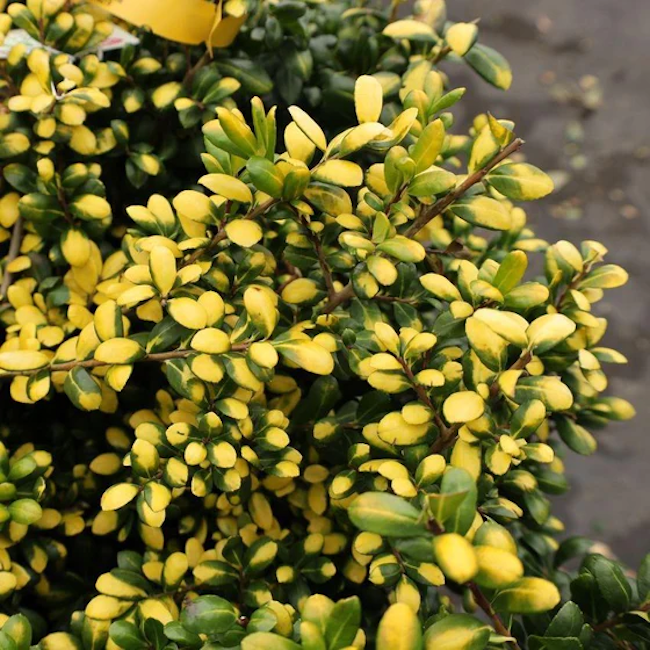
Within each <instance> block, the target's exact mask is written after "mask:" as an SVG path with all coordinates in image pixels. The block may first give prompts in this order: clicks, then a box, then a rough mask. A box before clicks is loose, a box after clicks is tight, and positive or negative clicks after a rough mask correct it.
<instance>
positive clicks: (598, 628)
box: [591, 603, 650, 632]
mask: <svg viewBox="0 0 650 650" xmlns="http://www.w3.org/2000/svg"><path fill="white" fill-rule="evenodd" d="M635 611H637V612H648V611H650V603H643V605H641V606H640V607H637V608H635ZM625 614H627V612H624V613H623V614H619V615H618V616H615V617H614V618H610V619H609V620H607V621H603V622H602V623H598V625H592V626H591V627H592V628H593V630H594V632H606V631H607V630H610V629H611V628H613V627H616V626H617V625H621V624H622V623H623V622H624V621H623V617H624V616H625Z"/></svg>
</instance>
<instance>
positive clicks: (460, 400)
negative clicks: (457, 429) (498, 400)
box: [442, 390, 485, 424]
mask: <svg viewBox="0 0 650 650" xmlns="http://www.w3.org/2000/svg"><path fill="white" fill-rule="evenodd" d="M484 410H485V402H484V401H483V399H482V398H481V396H480V395H478V394H477V393H475V392H474V391H471V390H465V391H460V392H458V393H453V394H452V395H450V396H449V397H448V398H447V399H446V400H445V403H444V404H443V406H442V412H443V414H444V416H445V419H446V420H447V422H449V423H450V424H451V423H455V422H471V421H472V420H476V418H480V417H481V415H483V411H484Z"/></svg>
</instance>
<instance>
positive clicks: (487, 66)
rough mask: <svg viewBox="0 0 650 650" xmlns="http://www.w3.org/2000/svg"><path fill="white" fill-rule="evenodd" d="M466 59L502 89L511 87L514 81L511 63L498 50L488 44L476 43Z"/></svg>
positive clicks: (479, 72) (484, 76)
mask: <svg viewBox="0 0 650 650" xmlns="http://www.w3.org/2000/svg"><path fill="white" fill-rule="evenodd" d="M465 61H467V63H468V64H469V65H470V67H471V68H472V69H473V70H475V71H476V72H478V74H480V75H481V77H483V79H485V81H487V82H488V83H491V84H492V85H493V86H496V87H497V88H500V89H501V90H508V88H510V84H511V83H512V70H511V69H510V64H509V63H508V61H506V59H505V58H504V57H503V55H501V54H500V53H499V52H497V51H496V50H493V49H492V48H491V47H488V46H487V45H482V44H481V43H476V44H475V45H474V47H472V49H471V50H470V51H469V52H468V53H467V54H466V55H465Z"/></svg>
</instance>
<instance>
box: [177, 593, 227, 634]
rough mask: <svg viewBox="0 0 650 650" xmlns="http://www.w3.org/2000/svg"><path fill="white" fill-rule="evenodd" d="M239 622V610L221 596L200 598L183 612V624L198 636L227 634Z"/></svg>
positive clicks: (189, 604)
mask: <svg viewBox="0 0 650 650" xmlns="http://www.w3.org/2000/svg"><path fill="white" fill-rule="evenodd" d="M236 620H237V610H236V609H235V608H234V607H233V606H232V605H231V604H230V603H229V602H228V601H227V600H225V599H224V598H220V597H219V596H199V597H198V598H196V599H195V600H192V601H190V602H189V603H188V604H187V605H186V606H185V608H184V609H183V611H182V612H181V623H183V625H184V626H185V627H186V628H187V629H188V630H190V631H191V632H196V634H208V635H211V634H215V633H220V632H225V631H226V630H228V629H229V628H230V627H231V626H232V625H234V623H235V621H236Z"/></svg>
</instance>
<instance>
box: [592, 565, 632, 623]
mask: <svg viewBox="0 0 650 650" xmlns="http://www.w3.org/2000/svg"><path fill="white" fill-rule="evenodd" d="M583 566H584V567H585V568H587V569H588V570H589V572H590V573H592V574H593V575H594V577H595V578H596V583H597V584H598V589H599V590H600V593H601V594H602V595H603V597H604V598H605V600H606V601H607V602H608V603H609V605H610V606H611V608H612V609H613V610H614V611H615V612H625V611H627V610H628V609H629V607H630V600H631V597H632V588H631V587H630V583H629V582H628V580H627V578H626V577H625V574H624V573H623V570H622V569H621V567H620V566H619V565H618V564H617V563H616V562H613V561H612V560H609V559H608V558H606V557H604V556H602V555H590V556H589V557H588V558H587V559H586V560H585V563H584V565H583Z"/></svg>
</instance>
